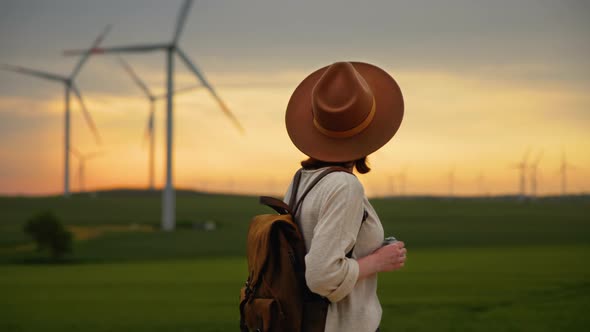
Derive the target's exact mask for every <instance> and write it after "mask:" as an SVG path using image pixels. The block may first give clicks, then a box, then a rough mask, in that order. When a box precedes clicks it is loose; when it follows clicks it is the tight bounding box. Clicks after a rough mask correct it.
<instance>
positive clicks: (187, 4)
mask: <svg viewBox="0 0 590 332" xmlns="http://www.w3.org/2000/svg"><path fill="white" fill-rule="evenodd" d="M192 4H193V2H192V0H185V1H184V3H183V4H182V7H180V12H178V17H177V19H176V30H174V38H173V39H172V40H173V42H172V43H173V44H174V45H176V43H177V42H178V38H180V34H181V33H182V29H183V28H184V22H185V21H186V17H187V16H188V12H189V11H190V8H191V5H192Z"/></svg>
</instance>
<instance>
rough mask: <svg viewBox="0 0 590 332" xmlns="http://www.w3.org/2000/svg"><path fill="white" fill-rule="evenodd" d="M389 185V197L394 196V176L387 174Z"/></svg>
mask: <svg viewBox="0 0 590 332" xmlns="http://www.w3.org/2000/svg"><path fill="white" fill-rule="evenodd" d="M389 186H390V190H391V197H393V196H395V176H393V175H390V176H389Z"/></svg>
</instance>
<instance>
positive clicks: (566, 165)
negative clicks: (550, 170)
mask: <svg viewBox="0 0 590 332" xmlns="http://www.w3.org/2000/svg"><path fill="white" fill-rule="evenodd" d="M572 169H575V167H574V166H573V165H572V164H570V163H568V162H567V159H566V156H565V150H564V149H563V148H562V149H561V165H560V166H559V172H560V173H561V196H565V195H567V172H568V170H572Z"/></svg>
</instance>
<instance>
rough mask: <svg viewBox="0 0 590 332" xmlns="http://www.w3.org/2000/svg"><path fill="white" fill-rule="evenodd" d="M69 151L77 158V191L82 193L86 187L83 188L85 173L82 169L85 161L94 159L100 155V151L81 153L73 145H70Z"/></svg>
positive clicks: (84, 166)
mask: <svg viewBox="0 0 590 332" xmlns="http://www.w3.org/2000/svg"><path fill="white" fill-rule="evenodd" d="M70 152H72V154H73V155H74V156H75V157H76V158H78V185H79V186H80V188H79V191H80V193H83V192H84V191H85V190H86V188H85V182H86V181H85V177H84V176H85V175H84V174H85V173H84V170H85V168H86V162H87V161H88V160H91V159H94V158H96V157H98V156H100V155H102V152H93V153H88V154H82V153H80V151H78V150H76V149H75V148H74V147H73V146H72V147H70Z"/></svg>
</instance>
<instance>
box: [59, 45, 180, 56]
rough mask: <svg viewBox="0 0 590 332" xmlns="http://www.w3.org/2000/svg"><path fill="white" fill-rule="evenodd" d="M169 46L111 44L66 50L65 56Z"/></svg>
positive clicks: (126, 51)
mask: <svg viewBox="0 0 590 332" xmlns="http://www.w3.org/2000/svg"><path fill="white" fill-rule="evenodd" d="M168 47H170V45H169V44H146V45H130V46H113V47H94V48H90V49H87V50H66V51H64V55H65V56H73V55H81V54H85V53H87V52H90V53H91V54H103V53H133V52H150V51H157V50H162V49H166V48H168Z"/></svg>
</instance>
